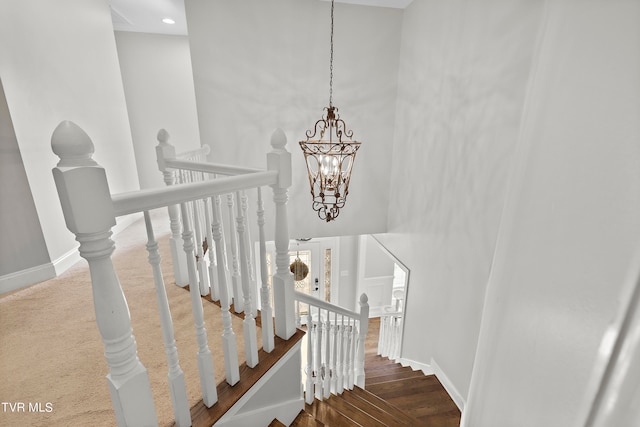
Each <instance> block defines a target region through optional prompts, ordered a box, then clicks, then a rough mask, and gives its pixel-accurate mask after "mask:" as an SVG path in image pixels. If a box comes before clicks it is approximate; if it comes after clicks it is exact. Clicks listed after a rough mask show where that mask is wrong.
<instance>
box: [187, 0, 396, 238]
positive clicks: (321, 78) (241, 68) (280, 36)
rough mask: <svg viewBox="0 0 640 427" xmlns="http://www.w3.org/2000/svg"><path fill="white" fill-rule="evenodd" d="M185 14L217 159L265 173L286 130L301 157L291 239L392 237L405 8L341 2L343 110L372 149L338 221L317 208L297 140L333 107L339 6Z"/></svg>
mask: <svg viewBox="0 0 640 427" xmlns="http://www.w3.org/2000/svg"><path fill="white" fill-rule="evenodd" d="M186 11H187V22H188V26H189V37H190V43H191V57H192V60H193V71H194V81H195V87H196V99H197V104H198V115H199V122H200V134H201V136H202V142H203V143H207V144H210V145H211V146H212V148H213V154H214V155H212V159H213V160H216V161H220V162H223V163H232V164H234V163H239V164H245V165H247V166H253V167H265V165H266V161H265V154H266V152H267V151H268V150H270V149H271V147H270V146H269V138H270V136H271V133H272V132H273V130H274V129H275V128H277V127H281V128H282V129H283V130H284V131H285V133H286V134H287V137H288V146H287V148H288V150H289V151H291V152H292V153H293V176H294V180H293V181H294V183H293V187H292V188H291V191H290V193H289V194H290V202H289V203H290V209H289V215H290V218H289V219H290V221H289V224H290V230H291V236H292V237H306V236H311V237H323V236H334V235H357V234H366V233H371V232H381V231H384V230H385V229H386V210H387V208H386V207H387V202H388V197H389V196H388V194H389V191H388V185H389V184H388V182H389V181H388V174H387V172H388V170H389V167H390V164H391V160H390V159H391V157H392V137H393V124H394V112H395V108H394V106H395V96H396V83H397V66H398V54H399V43H400V25H401V20H402V11H401V10H399V9H391V8H377V7H364V6H354V5H346V4H342V3H338V4H336V5H335V61H334V105H335V106H337V107H338V108H339V112H340V114H341V115H342V118H343V119H345V121H346V123H347V126H348V127H350V128H352V129H353V130H354V135H355V137H356V139H358V140H361V141H363V145H362V147H361V148H360V151H358V155H357V158H356V161H355V165H354V168H353V178H352V181H351V188H350V191H349V198H348V200H347V205H346V207H345V208H344V210H343V211H342V212H341V214H340V217H339V218H338V219H337V220H336V221H334V222H333V223H329V224H327V223H324V222H323V221H321V220H320V219H318V218H317V214H316V213H315V212H314V211H313V210H312V209H311V196H310V192H309V187H308V186H309V182H308V178H307V176H306V167H305V164H304V157H303V155H302V151H301V150H300V148H299V145H298V141H299V140H301V139H304V138H305V132H306V130H307V129H310V128H311V127H312V126H313V124H314V123H315V122H316V121H317V120H318V119H320V117H321V115H322V112H323V108H325V107H327V106H328V103H329V27H330V20H329V17H330V3H329V2H323V1H318V0H271V1H268V2H266V1H263V0H242V1H238V0H222V1H215V2H212V1H208V0H187V2H186ZM365 178H366V179H365ZM268 194H269V197H270V192H268Z"/></svg>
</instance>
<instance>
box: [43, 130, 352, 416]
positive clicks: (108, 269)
mask: <svg viewBox="0 0 640 427" xmlns="http://www.w3.org/2000/svg"><path fill="white" fill-rule="evenodd" d="M51 142H52V149H53V151H54V153H56V154H57V155H58V156H59V157H60V161H59V163H58V165H57V166H56V167H55V168H54V169H53V176H54V179H55V183H56V187H57V189H58V195H59V197H60V202H61V205H62V210H63V213H64V217H65V222H66V225H67V228H68V229H69V230H70V231H71V232H73V233H74V234H75V235H76V240H77V241H78V242H79V243H80V247H79V251H80V255H81V256H82V257H83V258H85V259H86V260H87V262H88V264H89V269H90V274H91V285H92V289H93V302H94V308H95V313H96V322H97V324H98V329H99V331H100V334H101V337H102V341H103V344H104V348H105V357H106V361H107V365H108V368H109V374H108V375H107V380H108V384H109V389H110V392H111V399H112V403H113V408H114V412H115V417H116V421H117V424H118V426H154V425H157V424H158V419H157V416H156V412H155V405H154V401H153V398H152V393H151V388H150V383H149V379H148V375H147V370H146V368H145V367H144V366H143V364H142V362H141V361H140V360H139V359H138V355H137V346H136V341H135V338H134V336H133V330H132V327H131V317H130V314H129V309H128V305H127V301H126V298H125V295H124V293H123V291H122V287H121V285H120V282H119V280H118V277H117V274H116V271H115V269H114V266H113V263H112V260H111V255H112V253H113V251H114V243H113V241H112V240H111V238H110V237H111V235H112V231H111V229H112V227H113V226H114V225H115V224H116V218H117V217H120V216H124V215H129V214H132V213H144V217H145V221H146V227H147V238H148V243H147V250H148V252H149V263H150V264H151V268H152V270H153V272H154V284H155V289H156V295H157V302H158V307H159V313H160V318H161V319H160V320H161V327H162V335H163V340H164V348H165V353H166V355H167V363H168V367H169V372H168V378H169V380H168V381H169V388H170V392H171V401H172V405H173V409H174V417H175V423H176V425H177V426H189V425H191V424H192V420H191V415H190V408H189V403H188V401H187V398H186V396H187V394H186V389H185V380H184V374H183V372H182V368H181V367H180V363H179V358H178V352H177V349H176V345H175V337H174V328H173V323H172V319H171V313H170V309H169V304H168V301H167V296H166V291H165V283H164V279H163V277H162V272H161V269H160V254H159V252H158V244H157V242H156V240H155V236H154V232H153V225H152V224H151V221H150V220H149V214H148V211H149V210H152V209H157V208H170V212H171V211H173V212H174V213H175V212H179V213H180V215H179V220H178V222H174V221H175V220H176V218H172V223H171V229H172V237H175V233H174V232H175V230H180V231H181V234H180V236H179V239H176V240H179V241H180V242H181V244H182V248H178V247H177V246H176V245H173V247H172V255H174V253H175V256H176V257H178V255H177V253H178V249H181V250H182V253H181V255H180V256H179V257H180V258H182V259H183V260H184V265H183V266H184V267H185V268H186V276H187V279H188V282H189V283H190V284H191V286H190V287H189V292H190V296H191V306H192V313H193V317H194V328H195V333H196V337H197V346H198V349H197V365H198V370H199V377H200V388H201V393H202V401H203V403H204V405H205V406H206V407H212V406H213V405H215V403H216V402H217V401H218V395H217V392H216V379H215V375H214V369H213V363H212V356H211V351H210V349H209V345H210V343H209V340H208V337H207V331H206V330H205V327H204V318H203V307H202V299H201V294H202V286H201V284H202V282H205V284H207V282H206V281H205V280H206V279H205V276H204V275H203V273H202V271H203V270H202V268H199V267H198V265H197V262H198V261H199V260H202V259H203V258H204V255H205V251H206V249H205V248H200V246H201V245H202V244H203V243H202V242H203V241H205V242H207V245H210V246H211V247H209V248H208V249H209V250H210V252H209V257H210V258H209V261H210V264H211V263H213V264H214V265H217V266H218V268H217V269H216V270H215V274H210V275H209V277H208V289H216V293H218V297H219V300H220V302H221V307H222V320H223V330H222V331H216V332H215V334H216V335H218V334H219V335H218V336H220V335H221V336H222V347H223V350H224V358H225V360H224V365H225V378H226V382H227V383H228V384H229V385H234V384H236V383H237V382H238V381H239V379H240V375H239V372H238V371H239V367H238V354H237V350H236V338H235V332H234V331H233V329H232V324H231V317H230V316H231V314H230V312H229V308H230V295H229V292H228V290H229V284H228V280H227V272H226V271H227V270H226V269H225V268H224V266H225V265H226V261H225V258H224V254H225V250H226V248H225V244H224V239H223V231H222V229H223V225H222V216H221V215H220V212H221V208H220V198H221V197H222V196H224V195H226V194H236V196H238V195H241V194H242V193H243V192H245V191H251V190H256V191H258V194H260V193H259V191H260V188H261V187H263V186H271V187H272V189H273V192H274V204H275V230H274V235H275V241H276V253H277V256H276V266H277V269H276V273H275V274H274V276H273V278H272V282H273V290H274V294H275V298H274V301H275V307H274V308H273V313H275V334H276V335H277V336H278V337H279V338H281V339H283V340H289V339H290V338H292V337H293V336H294V334H295V332H296V328H295V317H294V300H293V292H294V291H293V276H292V275H291V273H290V271H289V269H288V267H289V266H288V259H289V255H288V249H289V248H288V242H289V236H288V226H287V215H286V200H287V189H288V187H289V186H290V184H291V161H290V160H291V159H290V154H289V153H288V152H287V151H286V149H285V145H286V137H285V136H284V133H283V132H282V131H280V130H278V131H276V132H275V133H274V134H273V136H272V138H271V145H272V147H273V149H272V151H271V152H270V153H268V155H267V170H244V173H241V174H238V175H236V176H228V177H223V178H218V179H214V180H199V181H196V182H190V183H184V184H175V185H171V186H167V187H165V188H160V189H150V190H141V191H134V192H129V193H123V194H113V195H112V194H111V192H110V190H109V185H108V182H107V174H106V172H105V170H104V168H102V167H100V166H99V165H98V164H97V163H96V162H95V161H94V160H93V159H92V154H93V152H94V147H93V143H92V142H91V139H90V138H89V136H88V135H87V134H86V133H85V132H84V131H83V130H82V129H80V128H79V127H78V126H77V125H75V124H74V123H72V122H62V123H61V124H60V125H59V126H58V127H57V128H56V130H55V131H54V133H53V136H52V140H51ZM224 167H225V166H222V168H224ZM211 168H212V169H213V168H215V165H213V166H211ZM238 169H240V168H238ZM240 197H241V196H240ZM260 198H261V196H260ZM259 204H260V206H259V210H260V209H263V208H262V201H261V200H260V203H259ZM171 207H172V208H171ZM232 221H233V220H232ZM258 222H259V223H260V222H262V224H260V238H261V239H262V240H264V230H263V229H262V226H263V225H264V219H263V218H262V219H260V218H259V220H258ZM235 224H236V228H235V229H234V230H235V232H236V233H237V235H233V236H231V237H233V238H234V239H237V242H238V247H239V254H240V255H239V256H240V257H242V259H246V258H247V255H246V253H243V251H245V250H246V247H245V248H244V249H243V246H244V244H243V242H245V241H246V239H245V235H244V231H245V230H246V227H247V225H246V220H245V215H244V214H243V209H241V207H240V206H238V209H237V215H236V218H235ZM198 227H199V230H200V231H199V232H200V233H201V234H199V235H198V234H197V233H198V231H197V229H198ZM194 230H196V232H195V233H194ZM194 234H196V235H195V236H194ZM211 242H213V245H211ZM261 247H264V244H261ZM214 253H215V257H213V254H214ZM262 256H264V254H262ZM176 259H177V258H176ZM174 261H175V259H174ZM240 264H241V265H240V270H241V271H242V272H243V273H244V274H243V275H242V276H243V277H244V279H243V280H242V282H241V283H242V289H243V290H244V291H245V292H244V294H243V301H239V300H238V299H236V300H235V301H234V302H235V304H236V305H242V306H243V308H244V311H245V320H244V322H243V336H244V340H245V341H244V346H245V359H246V365H247V367H248V368H253V367H255V366H257V365H258V363H259V360H258V348H257V336H256V334H257V332H256V325H255V319H254V317H253V315H252V310H251V309H250V307H251V305H252V301H251V292H250V291H249V287H250V286H251V285H250V282H249V277H250V276H249V274H248V273H247V272H246V271H245V270H247V269H248V266H247V265H245V263H244V262H241V263H240ZM215 279H217V280H215ZM266 279H267V278H266V274H264V275H263V277H262V281H263V286H262V295H261V296H262V304H263V315H265V312H266V316H268V317H265V318H263V321H262V334H263V336H262V338H263V351H265V352H267V353H268V352H270V351H272V350H273V348H274V347H273V342H274V337H273V335H274V331H273V323H274V322H273V319H272V318H271V308H270V307H269V306H268V305H269V300H270V298H269V293H268V288H267V287H266V286H267V285H266ZM212 280H213V282H212ZM212 283H213V286H212ZM265 290H266V291H265ZM235 295H236V296H237V294H235ZM265 305H266V310H265ZM354 326H355V322H354Z"/></svg>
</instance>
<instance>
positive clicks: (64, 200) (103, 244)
mask: <svg viewBox="0 0 640 427" xmlns="http://www.w3.org/2000/svg"><path fill="white" fill-rule="evenodd" d="M51 148H52V150H53V152H54V153H55V154H57V155H58V156H59V157H60V162H59V163H58V165H57V166H56V167H55V168H54V169H53V177H54V180H55V183H56V187H57V189H58V195H59V197H60V204H61V205H62V212H63V213H64V217H65V222H66V225H67V228H68V229H69V230H70V231H71V232H72V233H74V234H75V235H76V240H77V241H78V242H79V243H80V248H79V251H80V256H82V257H83V258H84V259H86V260H87V262H88V263H89V270H90V274H91V287H92V290H93V303H94V309H95V313H96V323H97V324H98V330H99V331H100V336H101V337H102V342H103V343H104V349H105V353H104V354H105V357H106V359H107V365H108V366H109V374H108V375H107V381H108V383H109V390H110V392H111V400H112V403H113V409H114V412H115V416H116V422H117V424H118V426H121V427H123V426H132V425H151V426H152V425H157V424H158V419H157V417H156V413H155V407H154V404H153V397H152V395H151V387H150V384H149V378H148V376H147V370H146V369H145V367H144V366H143V365H142V363H141V362H140V360H139V359H138V352H137V347H136V341H135V338H134V337H133V333H132V329H131V318H130V316H129V308H128V306H127V301H126V299H125V296H124V293H123V292H122V287H121V286H120V282H119V281H118V277H117V276H116V272H115V270H114V268H113V263H112V261H111V254H112V253H113V250H114V244H113V241H112V240H111V239H110V237H111V234H112V233H111V228H112V227H113V226H114V225H115V224H116V221H115V214H114V210H113V204H112V202H111V194H110V191H109V184H108V183H107V177H106V173H105V170H104V169H103V168H102V167H100V166H99V165H98V164H97V163H96V162H95V161H94V160H93V159H92V158H91V156H92V154H93V152H94V147H93V143H92V142H91V139H90V138H89V136H88V135H87V134H86V133H85V132H84V131H83V130H82V129H80V127H78V126H77V125H76V124H75V123H72V122H69V121H65V122H62V123H60V124H59V125H58V127H56V129H55V131H54V132H53V135H52V137H51Z"/></svg>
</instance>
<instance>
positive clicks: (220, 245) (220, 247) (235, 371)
mask: <svg viewBox="0 0 640 427" xmlns="http://www.w3.org/2000/svg"><path fill="white" fill-rule="evenodd" d="M212 204H213V212H212V214H213V215H212V217H213V218H212V219H213V221H212V226H211V227H212V235H213V241H214V242H215V247H216V260H217V261H218V287H219V289H220V306H221V307H222V324H223V327H224V330H223V332H222V350H223V352H224V371H225V375H226V379H227V383H228V384H229V385H235V384H236V383H237V382H238V381H240V371H239V367H238V350H237V345H236V335H235V333H234V332H233V327H232V323H231V313H229V300H230V298H229V285H228V271H227V268H226V262H227V260H226V254H225V248H224V235H223V231H222V224H221V218H222V212H221V210H222V209H221V207H220V196H215V197H213V200H212Z"/></svg>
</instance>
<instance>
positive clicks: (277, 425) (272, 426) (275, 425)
mask: <svg viewBox="0 0 640 427" xmlns="http://www.w3.org/2000/svg"><path fill="white" fill-rule="evenodd" d="M267 427H287V425H286V424H284V423H282V422H280V420H278V419H277V418H274V419H273V421H271V422H270V423H269V425H268V426H267Z"/></svg>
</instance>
